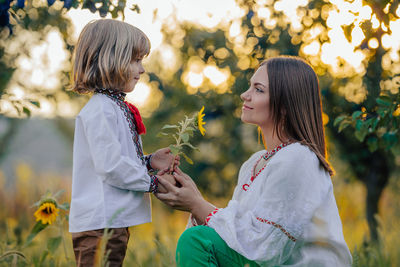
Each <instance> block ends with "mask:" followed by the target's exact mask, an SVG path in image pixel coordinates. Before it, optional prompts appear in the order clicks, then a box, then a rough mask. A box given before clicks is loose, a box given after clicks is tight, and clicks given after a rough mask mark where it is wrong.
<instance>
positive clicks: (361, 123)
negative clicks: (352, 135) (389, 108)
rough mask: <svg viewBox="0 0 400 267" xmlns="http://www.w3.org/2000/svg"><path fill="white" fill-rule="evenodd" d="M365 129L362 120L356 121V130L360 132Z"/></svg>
mask: <svg viewBox="0 0 400 267" xmlns="http://www.w3.org/2000/svg"><path fill="white" fill-rule="evenodd" d="M363 127H364V122H363V121H362V120H357V121H356V130H357V131H359V130H361V128H363Z"/></svg>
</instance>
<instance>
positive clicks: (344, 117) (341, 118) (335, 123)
mask: <svg viewBox="0 0 400 267" xmlns="http://www.w3.org/2000/svg"><path fill="white" fill-rule="evenodd" d="M346 118H347V115H340V116H339V117H337V118H336V119H335V121H334V122H333V126H337V125H338V124H339V123H340V122H342V121H343V120H344V119H346Z"/></svg>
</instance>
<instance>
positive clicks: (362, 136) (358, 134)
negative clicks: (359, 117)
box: [354, 128, 368, 142]
mask: <svg viewBox="0 0 400 267" xmlns="http://www.w3.org/2000/svg"><path fill="white" fill-rule="evenodd" d="M367 134H368V131H367V130H366V129H365V128H363V129H361V130H358V131H356V132H355V133H354V135H355V137H356V138H357V139H358V141H360V142H363V141H364V139H365V137H366V136H367Z"/></svg>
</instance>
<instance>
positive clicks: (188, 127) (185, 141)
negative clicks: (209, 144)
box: [158, 111, 201, 165]
mask: <svg viewBox="0 0 400 267" xmlns="http://www.w3.org/2000/svg"><path fill="white" fill-rule="evenodd" d="M200 113H201V111H200V112H199V113H195V114H193V115H192V117H190V118H189V117H188V116H186V115H185V119H184V120H182V121H179V122H178V124H177V125H170V124H166V125H164V126H163V127H162V128H161V129H162V130H168V129H175V132H174V133H165V132H160V133H159V134H158V136H159V137H161V136H169V137H173V138H174V139H175V142H176V143H175V144H172V145H169V148H170V149H171V153H172V154H174V155H175V156H177V155H182V156H183V157H184V158H185V160H186V162H187V163H189V164H192V165H193V160H192V159H191V158H189V156H188V155H186V154H185V152H183V148H184V147H185V146H186V147H188V148H191V149H194V150H198V148H197V147H195V146H193V145H192V144H191V143H190V142H189V139H190V137H193V135H194V131H195V130H196V129H199V126H198V125H199V123H198V122H197V120H196V118H197V117H199V114H200Z"/></svg>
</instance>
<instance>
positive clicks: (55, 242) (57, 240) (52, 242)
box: [47, 236, 61, 254]
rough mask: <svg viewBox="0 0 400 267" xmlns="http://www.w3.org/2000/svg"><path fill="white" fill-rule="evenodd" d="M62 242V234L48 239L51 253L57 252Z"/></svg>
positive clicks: (48, 247)
mask: <svg viewBox="0 0 400 267" xmlns="http://www.w3.org/2000/svg"><path fill="white" fill-rule="evenodd" d="M60 244H61V236H57V237H52V238H49V239H48V240H47V249H48V250H49V252H50V253H51V254H54V252H56V250H57V248H58V247H59V246H60Z"/></svg>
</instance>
